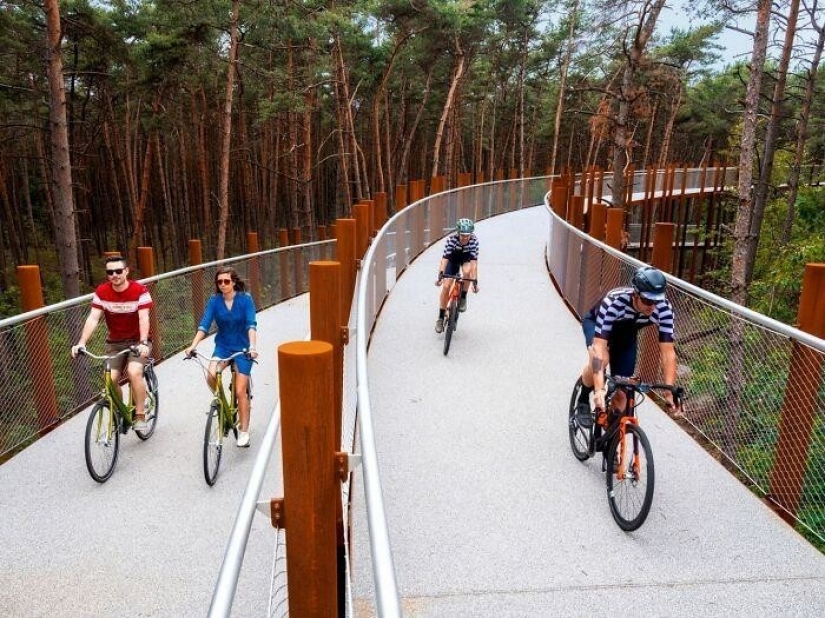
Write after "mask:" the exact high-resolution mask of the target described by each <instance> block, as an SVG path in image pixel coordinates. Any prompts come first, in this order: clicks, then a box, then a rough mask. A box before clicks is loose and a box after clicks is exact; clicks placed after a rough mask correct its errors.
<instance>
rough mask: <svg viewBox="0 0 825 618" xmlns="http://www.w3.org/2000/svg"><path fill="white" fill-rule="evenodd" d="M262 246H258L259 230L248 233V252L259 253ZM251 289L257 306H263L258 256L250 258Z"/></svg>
mask: <svg viewBox="0 0 825 618" xmlns="http://www.w3.org/2000/svg"><path fill="white" fill-rule="evenodd" d="M258 251H260V247H259V246H258V232H247V233H246V252H247V253H258ZM249 291H250V292H251V293H252V298H254V299H255V306H256V307H258V308H260V306H261V270H260V264H259V263H258V258H257V257H253V258H250V259H249Z"/></svg>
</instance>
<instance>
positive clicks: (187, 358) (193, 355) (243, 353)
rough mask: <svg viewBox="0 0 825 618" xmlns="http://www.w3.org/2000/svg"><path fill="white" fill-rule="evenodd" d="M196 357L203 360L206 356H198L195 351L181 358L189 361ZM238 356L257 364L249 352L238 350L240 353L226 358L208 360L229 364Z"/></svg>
mask: <svg viewBox="0 0 825 618" xmlns="http://www.w3.org/2000/svg"><path fill="white" fill-rule="evenodd" d="M196 356H201V357H203V358H206V356H205V355H203V354H198V351H197V350H192V352H191V353H190V354H188V355H186V356H184V357H183V360H189V359H190V358H195V357H196ZM238 356H246V357H247V358H248V359H249V360H251V361H252V362H253V363H257V362H258V361H257V360H255V359H254V358H252V357H251V356H250V351H249V350H240V351H238V352H235V353H234V354H230V355H229V356H228V357H227V358H214V357H210V358H209V360H210V361H217V362H219V363H228V362H229V361H231V360H235V359H236V358H237V357H238Z"/></svg>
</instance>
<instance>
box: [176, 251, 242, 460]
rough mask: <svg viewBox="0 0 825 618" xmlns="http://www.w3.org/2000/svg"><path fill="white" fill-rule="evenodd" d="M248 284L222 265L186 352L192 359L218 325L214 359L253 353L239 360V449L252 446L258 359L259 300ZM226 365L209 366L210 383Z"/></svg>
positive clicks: (233, 271)
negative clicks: (252, 381) (252, 380)
mask: <svg viewBox="0 0 825 618" xmlns="http://www.w3.org/2000/svg"><path fill="white" fill-rule="evenodd" d="M245 290H246V285H245V284H244V282H243V281H242V280H241V278H240V277H239V276H238V273H237V272H236V271H235V269H234V268H232V267H231V266H222V267H220V268H218V270H217V272H216V273H215V294H213V295H212V296H211V297H210V298H209V301H208V302H207V303H206V309H205V311H204V313H203V319H202V320H201V322H200V324H199V325H198V331H197V332H196V333H195V337H194V338H193V339H192V345H190V346H189V347H188V348H186V350H184V353H185V354H186V355H187V356H189V355H190V354H191V353H192V352H193V351H194V350H195V348H196V347H197V346H198V344H199V343H200V342H201V341H203V339H204V338H205V337H206V336H207V333H208V332H209V329H210V328H211V327H212V323H213V322H214V323H215V324H216V325H217V327H218V331H217V334H216V335H215V350H214V351H213V352H212V358H213V359H214V358H227V357H229V356H231V355H232V354H234V353H235V352H240V351H242V350H248V351H249V357H251V358H247V357H246V356H238V357H236V358H235V360H234V363H235V369H236V371H237V375H236V377H235V393H236V395H237V397H238V416H239V417H240V419H239V420H240V427H239V428H238V446H249V412H250V401H249V396H248V395H247V385H248V384H249V376H250V374H251V373H252V359H254V358H257V356H258V352H257V351H256V350H255V345H256V342H257V331H256V328H257V322H256V321H255V301H254V300H253V299H252V296H251V295H249V294H248V293H247V292H246V291H245ZM224 367H225V363H218V362H217V361H216V360H213V361H211V362H210V363H209V369H208V372H207V375H206V382H207V384H209V388H214V387H215V375H216V373H217V372H218V371H222V370H223V369H224Z"/></svg>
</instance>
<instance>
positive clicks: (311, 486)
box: [278, 341, 341, 618]
mask: <svg viewBox="0 0 825 618" xmlns="http://www.w3.org/2000/svg"><path fill="white" fill-rule="evenodd" d="M278 376H279V378H278V382H279V390H280V398H281V434H282V438H281V444H282V451H283V476H284V500H283V503H284V507H283V511H284V524H285V528H286V530H287V535H288V537H289V548H290V551H289V556H288V557H287V580H288V584H289V583H291V584H292V586H290V594H289V613H290V615H292V616H314V617H316V616H317V617H329V618H335V617H337V616H338V582H337V570H338V569H337V554H336V551H337V542H336V523H335V510H336V506H335V505H336V502H340V501H341V493H340V492H341V486H340V478H339V476H338V474H337V472H336V457H335V455H336V452H337V451H338V449H339V446H338V445H336V444H335V428H334V425H333V423H332V417H333V413H334V405H335V391H334V387H333V348H332V346H331V345H330V344H329V343H326V342H324V341H294V342H290V343H285V344H283V345H281V346H280V347H279V348H278Z"/></svg>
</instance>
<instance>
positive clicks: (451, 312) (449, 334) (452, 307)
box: [444, 301, 458, 356]
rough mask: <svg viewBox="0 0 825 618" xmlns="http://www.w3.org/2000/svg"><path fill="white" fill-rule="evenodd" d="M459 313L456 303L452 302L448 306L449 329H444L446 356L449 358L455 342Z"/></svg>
mask: <svg viewBox="0 0 825 618" xmlns="http://www.w3.org/2000/svg"><path fill="white" fill-rule="evenodd" d="M457 313H458V308H457V307H456V304H455V301H450V304H449V305H447V327H446V328H445V329H444V356H447V352H449V351H450V342H451V341H452V340H453V331H454V330H455V321H456V314H457Z"/></svg>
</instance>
